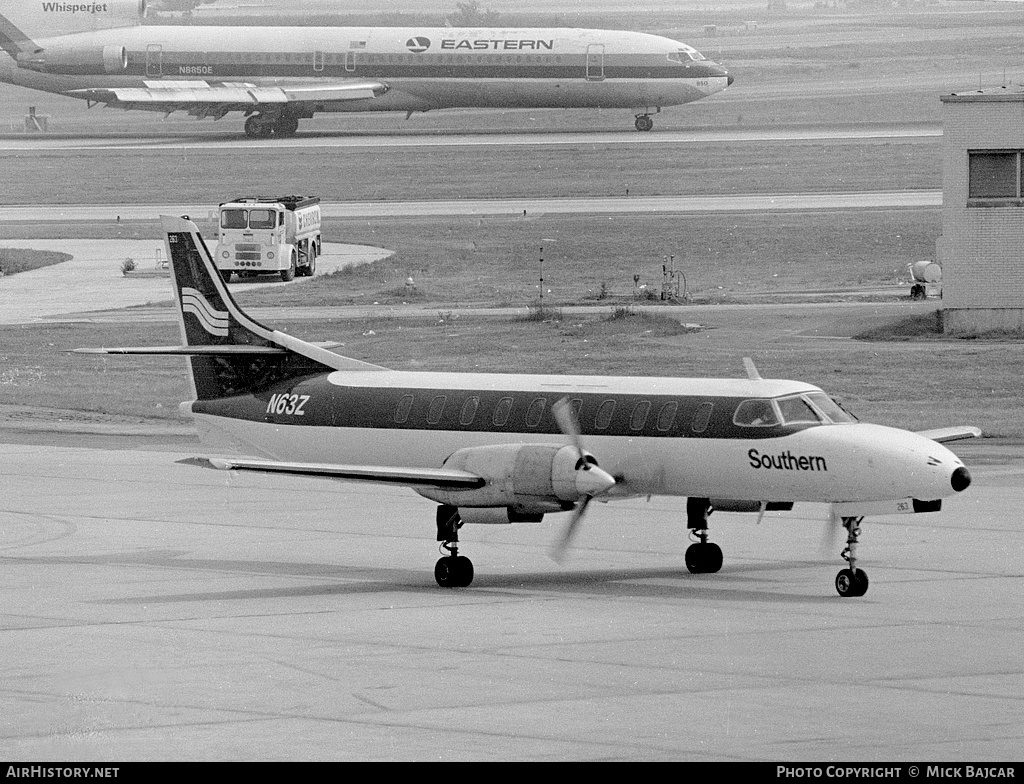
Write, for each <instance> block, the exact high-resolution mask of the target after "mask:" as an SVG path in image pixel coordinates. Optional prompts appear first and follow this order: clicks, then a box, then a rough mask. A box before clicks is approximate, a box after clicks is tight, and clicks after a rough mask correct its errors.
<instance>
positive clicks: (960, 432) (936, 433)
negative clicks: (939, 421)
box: [917, 425, 981, 444]
mask: <svg viewBox="0 0 1024 784" xmlns="http://www.w3.org/2000/svg"><path fill="white" fill-rule="evenodd" d="M917 434H918V435H919V436H924V437H925V438H930V439H931V440H932V441H938V442H939V443H940V444H945V443H946V442H947V441H962V440H963V439H965V438H981V430H979V429H978V428H976V427H971V426H969V425H960V426H958V427H940V428H936V429H935V430H919V431H917Z"/></svg>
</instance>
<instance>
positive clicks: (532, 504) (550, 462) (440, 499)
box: [416, 444, 614, 522]
mask: <svg viewBox="0 0 1024 784" xmlns="http://www.w3.org/2000/svg"><path fill="white" fill-rule="evenodd" d="M578 459H579V453H578V452H577V451H576V448H575V447H573V446H569V445H568V444H565V445H561V446H559V445H557V444H495V445H493V446H478V447H467V448H465V449H460V450H459V451H457V452H455V453H454V454H452V456H451V457H449V458H448V459H447V460H445V462H444V466H445V468H455V469H458V470H460V471H469V472H470V473H473V474H476V475H477V476H481V477H483V478H484V479H486V480H487V484H485V485H484V486H483V487H481V488H477V489H475V490H445V489H441V488H433V487H431V488H417V490H416V492H418V493H419V494H420V495H422V496H425V497H426V498H429V499H430V500H431V501H436V502H437V503H439V504H447V505H449V506H457V507H459V510H460V515H461V516H462V517H463V519H466V513H464V512H463V510H466V509H468V508H472V507H504V509H501V510H499V511H501V512H503V513H504V512H505V511H506V510H509V513H516V514H543V513H544V512H564V511H568V510H569V509H572V508H573V507H574V506H575V505H576V503H577V502H578V501H579V500H580V499H581V498H583V496H584V495H585V494H586V493H585V492H584V490H585V489H586V488H581V484H582V482H581V480H580V478H579V477H578V475H579V474H586V473H592V472H590V471H577V470H576V462H577V460H578ZM593 472H600V469H593ZM600 473H601V474H602V475H604V474H603V472H600ZM609 481H610V482H611V483H612V484H614V480H611V479H610V478H609ZM506 522H509V521H508V520H506Z"/></svg>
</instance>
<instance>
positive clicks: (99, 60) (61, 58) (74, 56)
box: [18, 45, 128, 76]
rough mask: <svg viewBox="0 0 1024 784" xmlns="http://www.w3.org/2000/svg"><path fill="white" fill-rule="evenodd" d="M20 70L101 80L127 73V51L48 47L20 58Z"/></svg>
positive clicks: (108, 48) (107, 47)
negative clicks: (96, 77) (105, 75)
mask: <svg viewBox="0 0 1024 784" xmlns="http://www.w3.org/2000/svg"><path fill="white" fill-rule="evenodd" d="M18 67H19V68H27V69H29V70H31V71H40V72H41V73H54V74H69V75H75V74H77V75H83V76H98V75H103V74H121V73H124V72H125V71H127V70H128V50H127V49H126V48H125V47H123V46H114V45H110V46H102V47H101V46H97V47H79V48H70V47H69V48H65V47H60V46H57V47H47V48H45V49H39V50H37V51H35V52H30V53H22V54H19V55H18Z"/></svg>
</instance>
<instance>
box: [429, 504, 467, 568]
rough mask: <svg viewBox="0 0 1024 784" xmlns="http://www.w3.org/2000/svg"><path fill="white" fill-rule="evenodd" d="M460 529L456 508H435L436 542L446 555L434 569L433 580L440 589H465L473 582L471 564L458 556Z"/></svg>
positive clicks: (445, 506) (460, 521) (443, 506)
mask: <svg viewBox="0 0 1024 784" xmlns="http://www.w3.org/2000/svg"><path fill="white" fill-rule="evenodd" d="M460 528H462V518H461V517H459V510H458V509H457V508H456V507H454V506H447V505H441V506H439V507H437V541H439V542H440V543H441V552H445V553H448V555H446V556H444V557H443V558H441V559H439V560H438V562H437V565H436V566H435V567H434V579H435V580H437V584H438V585H440V586H441V587H442V588H465V587H467V586H468V585H469V584H470V583H471V582H473V562H472V561H470V560H469V559H468V558H467V557H466V556H464V555H459V529H460Z"/></svg>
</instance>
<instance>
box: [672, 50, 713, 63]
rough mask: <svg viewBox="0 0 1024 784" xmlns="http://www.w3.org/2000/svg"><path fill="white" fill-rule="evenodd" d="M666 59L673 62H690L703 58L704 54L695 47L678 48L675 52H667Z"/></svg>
mask: <svg viewBox="0 0 1024 784" xmlns="http://www.w3.org/2000/svg"><path fill="white" fill-rule="evenodd" d="M668 59H669V60H671V61H672V62H674V63H682V64H684V65H685V64H686V63H692V62H693V61H694V60H703V59H704V55H702V54H701V53H700V52H698V51H697V50H696V49H679V50H678V51H675V52H669V54H668Z"/></svg>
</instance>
